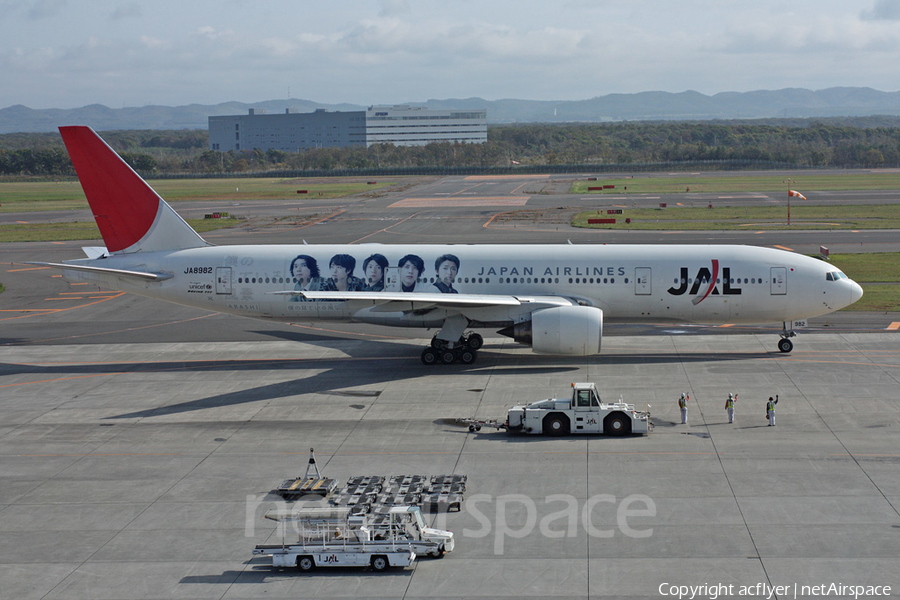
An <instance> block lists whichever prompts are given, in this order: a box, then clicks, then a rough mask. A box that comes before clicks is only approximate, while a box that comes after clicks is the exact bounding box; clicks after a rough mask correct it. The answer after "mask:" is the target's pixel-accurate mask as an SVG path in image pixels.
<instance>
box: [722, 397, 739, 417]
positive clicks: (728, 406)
mask: <svg viewBox="0 0 900 600" xmlns="http://www.w3.org/2000/svg"><path fill="white" fill-rule="evenodd" d="M737 396H738V395H737V394H728V400H726V401H725V412H726V413H728V422H729V423H734V402H735V400H737Z"/></svg>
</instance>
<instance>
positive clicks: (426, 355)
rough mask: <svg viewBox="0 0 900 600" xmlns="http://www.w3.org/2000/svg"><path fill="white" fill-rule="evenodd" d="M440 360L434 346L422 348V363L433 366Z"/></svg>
mask: <svg viewBox="0 0 900 600" xmlns="http://www.w3.org/2000/svg"><path fill="white" fill-rule="evenodd" d="M438 360H439V358H438V353H437V351H436V350H435V349H434V348H425V349H424V350H422V364H423V365H428V366H431V365H433V364H435V363H437V361H438Z"/></svg>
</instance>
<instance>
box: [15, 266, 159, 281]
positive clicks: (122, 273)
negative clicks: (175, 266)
mask: <svg viewBox="0 0 900 600" xmlns="http://www.w3.org/2000/svg"><path fill="white" fill-rule="evenodd" d="M26 264H29V265H39V266H41V267H54V268H57V269H69V270H72V271H83V272H85V273H99V274H101V275H117V276H119V277H134V278H136V279H143V280H145V281H165V280H166V279H171V278H172V275H171V274H170V273H147V272H144V271H129V270H127V269H107V268H105V267H89V266H87V265H72V264H67V263H49V262H29V263H26Z"/></svg>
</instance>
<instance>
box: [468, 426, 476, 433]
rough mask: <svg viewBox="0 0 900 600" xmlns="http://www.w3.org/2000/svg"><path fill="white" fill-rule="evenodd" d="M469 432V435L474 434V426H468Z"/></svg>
mask: <svg viewBox="0 0 900 600" xmlns="http://www.w3.org/2000/svg"><path fill="white" fill-rule="evenodd" d="M469 432H470V433H475V426H474V425H469Z"/></svg>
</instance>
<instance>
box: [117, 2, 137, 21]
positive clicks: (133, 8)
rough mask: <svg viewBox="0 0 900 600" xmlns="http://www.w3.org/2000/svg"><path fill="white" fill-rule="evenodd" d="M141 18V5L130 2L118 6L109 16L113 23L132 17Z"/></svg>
mask: <svg viewBox="0 0 900 600" xmlns="http://www.w3.org/2000/svg"><path fill="white" fill-rule="evenodd" d="M140 16H142V13H141V5H140V4H138V3H137V2H128V3H125V4H120V5H119V6H117V7H116V9H115V10H114V11H113V12H112V14H111V15H109V18H110V19H112V20H113V21H120V20H122V19H130V18H132V17H140Z"/></svg>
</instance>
